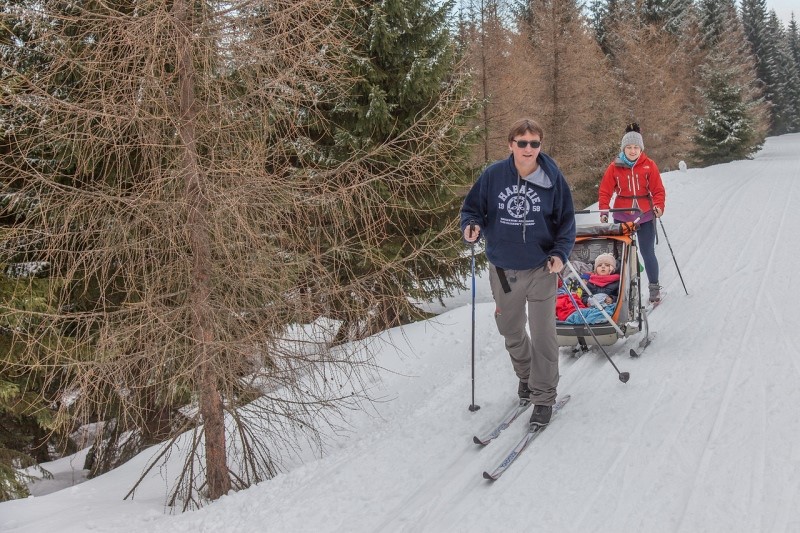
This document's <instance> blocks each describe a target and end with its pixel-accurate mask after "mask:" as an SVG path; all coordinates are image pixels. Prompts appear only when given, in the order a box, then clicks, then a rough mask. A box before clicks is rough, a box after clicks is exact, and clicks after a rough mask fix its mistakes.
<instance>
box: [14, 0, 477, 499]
mask: <svg viewBox="0 0 800 533" xmlns="http://www.w3.org/2000/svg"><path fill="white" fill-rule="evenodd" d="M15 9H16V10H17V15H20V16H24V17H27V19H28V20H31V21H33V26H34V27H36V28H37V31H32V32H30V33H29V34H27V35H26V37H25V39H20V40H19V41H18V42H15V43H13V48H14V50H13V52H14V53H13V54H11V55H10V56H4V58H3V60H2V61H3V63H2V65H0V67H1V68H2V71H3V76H4V79H3V83H4V85H5V86H6V87H10V88H12V89H13V90H7V91H5V92H4V93H3V94H4V96H3V98H4V99H6V101H4V102H3V103H4V104H7V105H8V106H9V108H13V109H15V110H16V113H17V115H16V118H15V119H14V120H15V121H14V122H13V124H9V128H10V131H11V133H10V134H9V138H10V139H11V142H10V144H11V146H12V149H11V150H10V152H9V154H8V156H7V157H5V158H4V159H3V161H2V165H3V168H2V170H1V172H2V174H3V175H5V176H11V177H12V178H13V179H12V180H9V181H6V182H5V183H4V184H3V186H4V187H13V188H14V189H15V191H17V192H18V193H19V194H20V195H23V196H25V197H29V198H35V206H36V207H35V209H33V210H31V211H30V213H29V215H28V216H27V217H26V218H25V220H24V221H22V222H20V223H19V224H16V225H15V226H13V227H12V228H11V229H10V231H9V233H8V234H7V235H6V239H7V249H8V250H9V252H8V253H11V254H20V253H22V252H23V250H24V251H25V253H27V254H28V255H30V256H34V257H38V258H41V259H44V260H46V261H48V262H49V263H50V264H51V266H52V268H51V275H52V278H53V280H55V282H54V283H52V284H51V287H52V289H53V290H52V293H51V294H50V298H51V299H50V302H49V306H48V308H49V309H52V310H53V311H50V312H46V313H43V312H38V313H35V314H34V313H31V312H29V311H26V310H24V309H20V308H18V307H15V306H11V305H8V304H7V303H5V302H4V303H0V314H1V315H2V318H3V319H4V320H6V321H13V322H15V323H22V322H24V323H25V324H27V326H26V327H24V328H19V329H18V331H17V332H16V335H17V339H16V340H17V341H18V342H19V343H21V344H24V345H25V346H26V349H25V351H24V354H23V357H22V358H21V359H20V360H19V361H15V362H14V363H13V364H14V365H15V366H16V367H18V368H21V369H22V370H24V369H25V368H36V369H39V370H42V369H44V372H45V375H46V376H47V377H48V379H49V380H50V382H54V381H55V380H56V379H58V380H61V382H63V383H66V385H65V386H59V391H60V393H59V396H57V397H54V398H49V400H51V401H56V402H58V407H59V416H60V419H59V420H60V421H61V422H62V423H63V424H72V423H73V421H75V420H78V421H82V422H88V421H90V420H96V419H99V420H106V419H109V418H111V417H113V418H114V420H115V423H116V424H117V426H118V428H122V429H123V430H124V429H132V428H141V427H143V426H147V425H148V424H149V423H152V420H153V419H154V418H158V417H161V416H163V413H164V409H165V408H170V413H171V414H170V415H169V417H168V418H169V420H167V421H165V422H164V423H163V424H161V423H160V424H159V427H160V428H161V429H160V430H159V432H158V433H159V435H160V436H162V435H163V434H165V433H166V434H170V435H175V437H174V439H173V440H172V441H171V443H174V444H175V445H178V444H181V443H182V445H183V446H184V447H183V448H181V449H182V450H183V453H185V460H184V465H185V466H184V469H183V471H182V472H181V474H180V475H179V476H178V483H177V484H176V486H175V487H174V490H173V492H172V495H171V496H170V504H175V505H180V506H182V507H183V508H189V507H194V506H198V505H201V504H202V501H203V500H204V499H206V498H210V499H216V498H218V497H220V496H221V495H222V494H224V493H226V492H227V491H228V490H229V489H231V488H240V487H244V486H247V485H249V484H251V483H253V482H257V481H260V480H263V479H266V478H269V477H271V476H272V475H274V474H275V472H276V470H277V468H278V467H279V459H280V457H282V454H283V453H287V452H291V451H292V449H293V447H294V446H295V445H296V444H294V443H296V442H297V438H299V437H300V436H301V435H302V436H305V438H307V439H309V440H310V441H311V442H312V443H314V444H316V445H321V444H322V442H323V435H324V431H326V428H328V429H333V430H336V429H337V422H336V414H337V413H341V412H342V410H343V409H348V408H356V407H359V406H360V405H362V403H361V402H363V401H365V400H366V399H367V397H368V392H369V391H368V381H369V380H365V379H364V378H365V376H368V375H369V374H370V372H371V371H372V369H373V363H372V360H371V357H370V350H369V343H368V340H366V341H362V342H358V343H351V344H345V345H341V346H331V345H330V344H328V343H326V342H325V341H326V340H328V339H330V338H332V337H333V336H334V335H335V329H336V323H333V322H332V321H330V320H326V319H325V317H326V311H327V310H334V309H335V310H336V317H337V319H338V320H339V321H345V322H350V323H357V322H358V321H365V320H367V319H368V317H369V314H370V312H371V311H372V310H374V309H387V308H392V307H397V306H404V305H405V306H407V305H410V304H409V303H408V302H407V301H402V302H401V301H396V298H397V296H391V295H384V294H382V293H380V292H376V291H374V290H373V288H374V286H375V284H376V282H377V281H378V278H379V277H383V279H384V281H382V283H386V280H389V281H390V280H391V279H392V278H393V276H394V275H396V274H397V273H398V272H400V271H402V270H403V269H404V267H405V262H407V261H408V260H410V257H408V256H404V257H380V258H378V257H372V256H370V257H369V260H370V261H372V262H375V261H377V260H380V261H383V267H382V268H381V269H378V270H377V271H373V272H371V273H370V274H369V275H368V276H356V275H353V274H354V273H353V272H351V271H350V270H349V269H352V268H354V265H357V264H358V257H354V254H358V253H360V254H369V253H370V252H369V250H370V249H371V246H369V245H374V246H375V247H377V246H378V245H379V244H381V243H382V242H384V241H385V240H386V239H387V238H388V237H390V235H389V234H388V232H389V231H390V230H391V229H392V228H393V225H392V224H391V223H388V221H387V220H386V218H387V213H388V212H390V208H393V209H396V208H397V205H395V204H397V203H398V198H401V197H398V196H397V195H393V194H386V191H385V190H384V189H383V188H381V187H378V186H376V185H377V184H381V183H386V182H388V181H389V180H391V183H392V186H393V187H394V190H396V191H402V190H403V189H404V188H411V187H414V186H417V185H419V184H420V183H428V182H430V180H431V177H432V176H433V177H441V182H442V183H443V184H445V183H446V178H447V175H446V174H447V172H448V170H449V169H448V168H446V167H441V168H440V167H437V165H436V161H437V157H438V155H437V151H438V150H441V149H442V147H443V146H446V145H449V144H450V143H452V142H454V139H452V138H447V139H445V138H442V135H443V132H448V131H450V132H452V131H453V130H454V129H458V126H455V125H457V124H458V123H459V118H460V114H461V112H462V111H463V109H465V108H466V107H468V106H469V105H470V103H469V102H466V101H465V100H464V98H463V95H461V94H459V93H458V91H457V90H455V89H454V88H451V87H446V86H445V87H443V88H442V93H441V95H440V101H439V102H438V104H437V105H431V106H429V109H430V111H428V112H426V113H424V114H420V116H419V117H418V119H417V121H416V122H415V123H414V124H412V125H411V126H410V127H409V128H408V129H407V130H406V131H405V132H403V133H401V134H400V135H398V136H395V138H394V139H393V141H392V142H391V143H389V144H383V145H379V146H376V147H374V148H372V149H370V150H369V151H366V152H361V153H358V154H354V155H353V157H351V158H350V159H349V160H346V161H342V162H336V163H335V164H331V163H330V162H329V161H322V160H321V159H322V158H320V157H319V152H317V148H316V146H315V138H313V137H310V136H309V135H308V133H307V132H308V131H311V129H313V130H316V131H324V130H325V129H326V125H325V119H324V115H323V114H321V113H320V112H319V108H320V107H321V106H323V105H324V106H327V107H330V106H331V105H335V104H336V101H337V97H338V95H339V94H344V93H346V91H345V90H344V87H345V86H346V85H347V84H349V83H351V81H352V80H349V79H348V76H347V75H346V69H345V68H344V59H345V58H343V57H341V51H342V50H346V49H347V47H346V46H344V42H345V41H346V39H347V38H348V36H347V35H345V34H342V33H341V31H342V30H341V28H342V25H341V24H336V23H335V21H336V18H337V17H338V16H339V13H340V11H339V10H343V9H348V6H347V5H346V3H343V2H339V1H336V2H334V1H332V0H270V1H265V0H257V1H248V0H241V1H239V0H234V1H230V2H205V3H196V2H195V3H193V2H188V1H187V0H174V1H170V2H165V1H163V0H137V1H133V2H119V3H114V2H112V3H106V2H101V3H96V2H90V1H86V2H84V1H76V2H70V3H68V4H64V3H59V2H49V1H45V2H38V1H37V2H34V1H31V2H19V3H18V4H16V7H15ZM12 56H13V57H12ZM34 56H35V57H37V58H38V61H40V64H41V65H42V68H36V69H28V68H26V67H25V65H26V62H25V59H26V58H28V59H29V58H31V57H34ZM9 57H11V59H9ZM12 81H13V87H12V85H11V84H10V82H12ZM455 86H456V84H455V82H454V85H453V87H455ZM298 124H303V125H305V127H303V128H300V127H298ZM309 124H315V128H308V127H307V126H308V125H309ZM404 139H407V140H414V145H415V146H427V147H428V148H427V149H424V150H420V151H419V153H416V154H414V155H413V157H408V154H404V157H402V158H397V159H400V160H402V161H403V163H402V165H401V166H400V167H399V168H385V167H383V166H380V165H372V164H371V163H372V162H373V161H381V160H387V159H394V158H393V157H392V153H393V151H395V150H404V149H405V148H404V146H405V144H404V142H403V141H404ZM445 149H446V148H445ZM375 169H382V170H380V172H377V171H376V170H375ZM431 173H433V174H431ZM443 186H445V185H443ZM401 207H402V205H401ZM436 208H437V206H435V205H428V206H426V209H429V210H433V209H436ZM409 216H410V217H413V213H410V214H409ZM356 228H357V229H356ZM441 231H442V232H445V231H446V232H452V234H453V235H456V234H457V230H456V227H455V221H454V224H453V226H452V227H448V228H445V229H442V230H441ZM434 237H437V238H438V236H433V235H432V236H431V242H433V241H434V240H435V239H434ZM439 240H440V239H439ZM454 243H455V244H454V245H458V243H457V239H454ZM438 253H439V251H438V250H434V249H428V248H426V247H425V246H424V244H423V245H422V246H420V247H418V248H417V249H416V250H415V251H414V252H413V254H411V256H413V257H418V256H420V255H429V256H430V257H431V260H435V259H436V257H437V254H438ZM343 269H348V272H347V275H342V271H343ZM340 280H348V281H347V283H346V284H343V283H342V282H341V281H340ZM53 331H58V332H60V333H61V334H62V335H63V336H62V337H60V338H63V339H65V340H64V341H63V342H59V343H56V344H54V343H53V342H52V337H53V336H52V333H53ZM65 390H66V391H68V392H69V393H70V394H66V393H65V392H64V391H65ZM187 402H190V405H193V406H195V407H196V411H195V410H193V409H182V410H181V411H180V413H181V415H180V416H178V415H177V412H178V411H176V409H175V408H177V407H179V406H181V405H184V404H186V403H187ZM226 414H227V417H226V416H225V415H226ZM186 428H194V433H192V434H191V435H188V434H184V435H180V431H179V430H182V429H186ZM167 453H174V452H168V451H167V450H165V451H164V454H167ZM163 456H165V455H163ZM163 456H158V457H156V458H155V459H154V463H153V464H155V463H156V461H157V460H158V459H159V458H161V457H163ZM200 458H204V461H200V460H198V459H200Z"/></svg>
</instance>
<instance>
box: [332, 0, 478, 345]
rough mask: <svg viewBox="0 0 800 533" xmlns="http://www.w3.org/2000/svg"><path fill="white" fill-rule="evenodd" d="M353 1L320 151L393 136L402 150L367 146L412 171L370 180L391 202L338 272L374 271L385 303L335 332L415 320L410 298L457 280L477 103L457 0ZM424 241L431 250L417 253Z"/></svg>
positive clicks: (385, 162) (349, 149) (383, 168)
mask: <svg viewBox="0 0 800 533" xmlns="http://www.w3.org/2000/svg"><path fill="white" fill-rule="evenodd" d="M355 5H356V10H355V11H354V13H353V16H352V18H349V19H346V24H347V26H348V30H350V31H351V32H352V33H351V34H352V36H353V37H354V38H355V41H354V42H353V43H352V44H351V46H352V48H351V50H350V53H351V54H352V57H353V62H352V65H351V73H352V76H353V78H354V79H355V80H356V83H355V84H354V86H353V89H352V90H351V92H350V94H349V96H348V98H347V99H346V100H345V101H344V102H343V103H340V104H338V105H337V106H336V107H335V108H334V109H331V110H330V112H329V117H330V119H331V123H332V124H333V127H332V128H333V129H332V131H331V132H329V133H327V134H326V135H325V136H322V137H321V138H320V141H321V143H322V144H323V146H322V147H321V150H320V152H321V153H325V154H326V155H325V157H327V158H328V159H329V160H330V161H342V160H344V159H346V158H349V157H352V155H353V154H354V153H356V154H359V153H367V152H368V151H370V150H373V149H374V148H375V147H377V146H380V145H383V144H390V145H393V146H395V147H397V148H398V150H396V151H395V152H394V153H392V154H391V156H385V157H384V156H377V157H375V156H373V157H372V158H371V160H370V162H369V164H370V166H371V167H373V168H374V170H375V171H376V172H380V173H386V174H388V175H395V176H397V177H398V178H400V177H401V176H403V177H404V178H410V179H408V181H407V183H406V185H404V186H402V187H401V186H399V183H400V180H399V179H398V180H389V181H379V182H375V183H373V184H370V185H368V186H369V187H371V188H373V189H374V190H375V192H376V194H378V195H380V196H381V197H383V198H384V199H386V200H387V201H388V202H390V203H391V204H392V208H391V209H390V210H389V211H388V212H387V213H386V218H385V220H383V221H382V222H381V223H382V225H383V231H382V235H383V237H382V238H381V239H380V240H379V241H377V242H374V243H369V247H367V248H363V249H350V250H349V252H348V256H347V257H346V258H345V259H344V260H345V261H346V262H347V263H348V265H349V268H348V269H338V275H339V276H340V277H341V278H342V282H343V283H347V282H348V278H350V277H352V278H361V277H369V278H373V279H374V284H373V290H374V292H375V293H376V295H381V302H382V303H381V304H380V306H379V307H378V308H375V309H373V310H372V312H371V316H372V318H371V319H370V320H369V321H366V322H364V323H361V324H353V323H344V324H343V325H342V327H341V328H340V331H339V336H338V340H340V341H341V340H346V339H352V338H358V337H362V336H364V335H368V334H371V333H374V332H377V331H380V330H383V329H386V328H388V327H392V326H396V325H400V324H403V323H406V322H409V321H411V320H415V319H417V318H419V317H420V316H422V314H423V313H422V312H421V311H420V309H418V308H417V307H415V306H414V305H412V304H410V303H409V302H414V301H428V300H432V299H434V300H435V299H439V298H441V297H443V296H445V295H448V294H450V293H452V291H453V290H454V289H456V288H463V286H462V281H461V280H462V279H464V277H465V275H466V274H467V272H468V268H469V262H468V261H465V260H464V259H463V254H462V253H463V249H464V248H463V244H462V243H461V239H460V238H459V230H458V227H457V213H458V211H459V209H460V206H461V199H462V194H463V191H464V189H465V188H466V187H467V186H468V184H470V183H471V181H472V179H473V173H472V171H471V166H470V163H469V156H470V152H469V144H470V142H471V141H470V137H469V123H470V121H471V119H472V118H473V117H474V116H475V108H476V106H475V104H474V102H472V101H471V99H470V97H469V89H470V87H469V84H468V79H467V77H466V76H465V74H464V73H463V72H462V71H461V56H460V54H459V53H458V50H457V46H456V45H457V43H456V40H455V39H454V37H453V36H452V35H451V33H450V31H449V29H448V21H449V18H448V17H449V12H450V10H451V9H452V5H453V3H452V2H445V3H438V2H435V1H433V0H383V1H376V0H357V1H356V2H355ZM445 117H447V118H445ZM434 122H435V123H437V124H442V123H447V125H446V126H445V127H441V126H440V129H439V130H438V131H429V130H427V129H426V126H425V124H432V123H434ZM420 163H421V164H420ZM365 223H369V224H372V223H374V222H372V221H365ZM423 248H424V249H426V250H428V251H427V252H426V253H419V252H418V251H419V250H420V249H423ZM389 259H391V260H402V261H403V262H404V264H405V268H404V269H403V271H402V272H400V271H398V272H395V273H394V274H393V275H392V276H386V275H384V274H383V273H382V270H383V268H382V264H383V263H384V262H385V261H386V260H389ZM332 267H333V265H332ZM334 317H335V314H334Z"/></svg>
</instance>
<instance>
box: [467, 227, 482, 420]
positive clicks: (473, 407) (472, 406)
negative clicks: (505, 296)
mask: <svg viewBox="0 0 800 533" xmlns="http://www.w3.org/2000/svg"><path fill="white" fill-rule="evenodd" d="M474 231H475V223H474V222H470V223H469V235H470V237H471V236H472V233H473V232H474ZM470 251H471V253H472V254H471V255H472V403H471V404H469V410H470V411H472V412H475V411H477V410H478V409H480V408H481V406H480V405H476V404H475V241H472V242H471V243H470Z"/></svg>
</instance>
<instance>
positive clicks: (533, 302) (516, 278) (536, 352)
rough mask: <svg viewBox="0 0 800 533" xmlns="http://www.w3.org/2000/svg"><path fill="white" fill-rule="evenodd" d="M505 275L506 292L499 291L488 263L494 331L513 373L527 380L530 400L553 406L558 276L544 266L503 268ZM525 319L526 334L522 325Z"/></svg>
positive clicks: (556, 383)
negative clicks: (493, 306) (504, 346)
mask: <svg viewBox="0 0 800 533" xmlns="http://www.w3.org/2000/svg"><path fill="white" fill-rule="evenodd" d="M505 276H506V280H508V286H509V287H510V288H511V291H510V292H505V291H504V290H503V287H502V285H501V283H500V278H499V276H498V273H497V269H496V267H495V266H494V265H491V266H490V268H489V285H490V286H491V288H492V296H493V297H494V302H495V305H496V309H495V312H494V319H495V322H497V330H498V331H499V332H500V334H501V335H502V336H503V337H504V338H505V341H506V350H508V353H509V354H510V355H511V362H512V364H513V365H514V372H515V373H516V374H517V377H518V378H519V379H520V381H527V382H528V388H529V389H530V390H531V403H533V404H536V405H553V404H554V403H555V401H556V388H557V387H558V341H557V340H556V283H557V282H556V279H558V278H557V276H556V275H555V274H551V273H549V272H548V271H547V270H546V269H545V268H537V269H531V270H505ZM526 310H527V313H526ZM526 319H527V320H526ZM526 321H527V324H528V327H529V329H530V334H528V331H526V328H525V324H526Z"/></svg>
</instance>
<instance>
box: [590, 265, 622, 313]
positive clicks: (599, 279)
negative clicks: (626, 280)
mask: <svg viewBox="0 0 800 533" xmlns="http://www.w3.org/2000/svg"><path fill="white" fill-rule="evenodd" d="M616 270H617V260H616V259H614V256H613V255H611V254H609V253H604V254H600V255H598V256H597V257H596V258H595V260H594V270H593V271H592V273H591V274H583V275H582V276H581V277H582V278H583V279H584V280H586V281H585V282H586V288H587V289H589V292H591V293H592V298H594V301H595V302H597V303H599V304H600V305H611V304H613V303H614V302H616V301H617V298H618V297H619V274H615V273H614V272H616ZM589 298H590V296H589V295H588V294H584V295H582V296H581V300H582V301H583V303H584V304H585V305H586V306H587V307H589V306H591V302H590V301H589Z"/></svg>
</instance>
